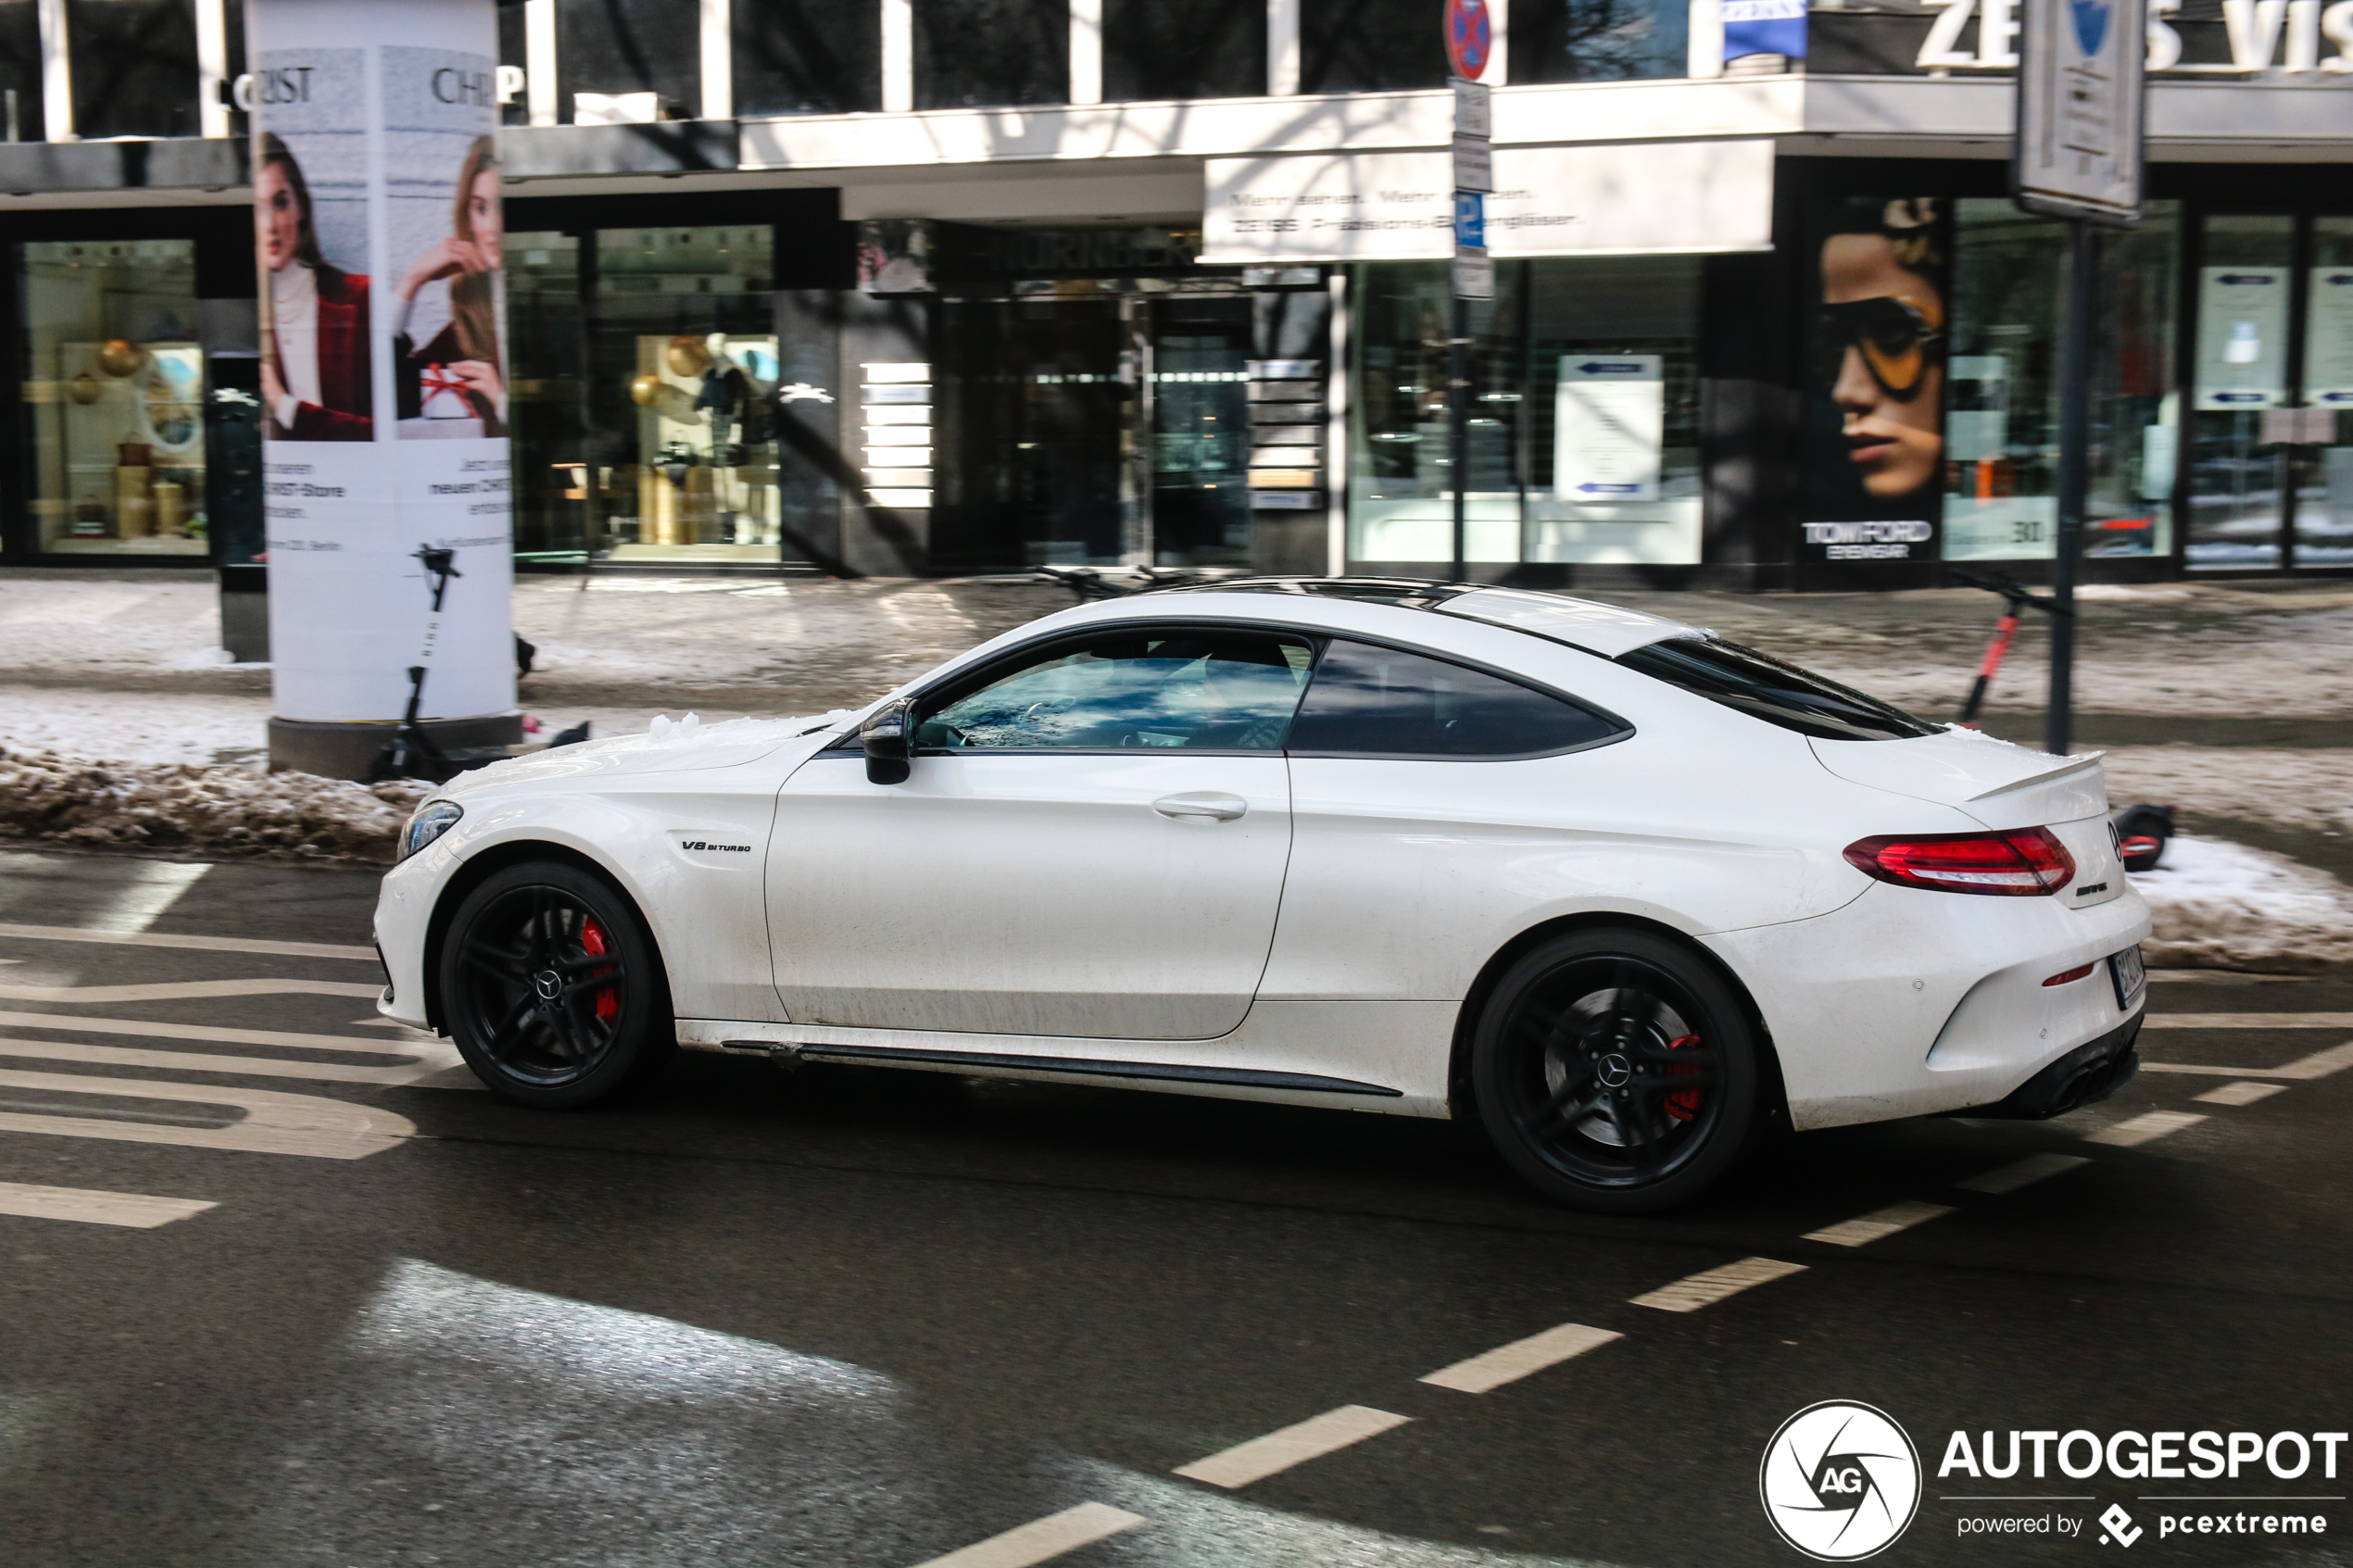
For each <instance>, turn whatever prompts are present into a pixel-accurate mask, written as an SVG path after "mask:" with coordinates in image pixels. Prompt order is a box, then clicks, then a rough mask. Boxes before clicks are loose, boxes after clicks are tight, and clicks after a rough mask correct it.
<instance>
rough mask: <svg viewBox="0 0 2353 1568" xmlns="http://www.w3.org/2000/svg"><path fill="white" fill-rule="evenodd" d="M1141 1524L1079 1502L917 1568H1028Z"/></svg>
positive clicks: (1099, 1506) (1137, 1518)
mask: <svg viewBox="0 0 2353 1568" xmlns="http://www.w3.org/2000/svg"><path fill="white" fill-rule="evenodd" d="M1142 1523H1144V1518H1143V1515H1141V1514H1139V1513H1129V1512H1126V1511H1125V1510H1123V1509H1116V1508H1113V1507H1111V1506H1110V1505H1109V1504H1107V1503H1100V1502H1082V1503H1080V1504H1079V1505H1078V1506H1077V1507H1076V1508H1066V1509H1063V1511H1062V1512H1060V1513H1050V1514H1048V1515H1047V1516H1046V1517H1045V1518H1043V1519H1034V1520H1032V1521H1030V1522H1029V1523H1028V1524H1023V1525H1020V1526H1017V1527H1016V1528H1014V1529H1011V1530H1008V1531H1006V1532H1005V1533H1004V1534H1003V1535H1001V1536H991V1537H988V1539H987V1540H985V1541H975V1542H974V1543H973V1544H972V1545H970V1546H968V1547H965V1548H963V1549H962V1550H960V1551H951V1552H950V1553H949V1554H948V1555H947V1556H945V1557H935V1558H933V1559H931V1561H929V1562H922V1563H918V1564H916V1568H1030V1565H1031V1564H1032V1563H1037V1562H1045V1561H1046V1560H1047V1559H1048V1558H1051V1557H1060V1556H1061V1555H1062V1554H1063V1553H1064V1552H1066V1551H1076V1549H1078V1548H1080V1547H1083V1546H1085V1545H1087V1544H1088V1542H1090V1541H1100V1540H1101V1539H1103V1538H1104V1537H1107V1536H1116V1535H1118V1534H1119V1533H1120V1532H1121V1531H1122V1530H1132V1529H1134V1528H1135V1527H1136V1526H1137V1525H1139V1524H1142Z"/></svg>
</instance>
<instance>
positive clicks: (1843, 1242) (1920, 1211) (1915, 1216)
mask: <svg viewBox="0 0 2353 1568" xmlns="http://www.w3.org/2000/svg"><path fill="white" fill-rule="evenodd" d="M1952 1211H1953V1207H1952V1205H1951V1204H1949V1203H1891V1204H1889V1205H1888V1206H1887V1207H1886V1208H1884V1209H1881V1210H1874V1211H1873V1212H1871V1213H1869V1214H1866V1215H1864V1216H1863V1217H1862V1218H1860V1219H1856V1220H1842V1221H1840V1222H1839V1223H1837V1224H1834V1225H1825V1226H1823V1227H1822V1228H1821V1229H1820V1230H1818V1231H1807V1232H1806V1240H1808V1241H1827V1242H1829V1243H1830V1244H1831V1246H1832V1247H1861V1246H1863V1245H1865V1244H1866V1243H1869V1242H1873V1241H1877V1240H1879V1239H1880V1238H1881V1237H1882V1236H1894V1234H1895V1233H1896V1232H1897V1231H1904V1230H1909V1229H1911V1228H1912V1227H1913V1226H1914V1225H1918V1224H1923V1223H1927V1222H1928V1221H1930V1220H1933V1219H1936V1218H1938V1217H1939V1216H1941V1215H1944V1214H1950V1213H1951V1212H1952Z"/></svg>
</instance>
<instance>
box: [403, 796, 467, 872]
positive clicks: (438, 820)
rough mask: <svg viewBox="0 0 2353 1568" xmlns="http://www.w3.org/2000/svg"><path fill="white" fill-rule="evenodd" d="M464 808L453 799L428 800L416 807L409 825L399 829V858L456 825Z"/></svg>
mask: <svg viewBox="0 0 2353 1568" xmlns="http://www.w3.org/2000/svg"><path fill="white" fill-rule="evenodd" d="M465 814H466V809H465V808H464V807H462V806H460V805H459V804H458V803H457V802H456V801H454V800H428V801H426V802H425V803H424V804H423V805H422V806H420V807H418V808H417V814H416V815H415V816H413V817H410V818H409V825H408V826H407V827H405V828H402V829H401V830H400V859H404V860H405V859H408V858H409V856H411V855H413V854H415V853H416V852H417V851H418V850H420V849H422V848H423V847H425V846H426V845H428V844H431V843H432V842H433V841H434V839H436V838H439V837H440V836H441V835H442V834H445V833H447V832H448V831H449V830H450V829H451V828H454V827H456V826H457V825H458V819H459V818H460V817H462V816H464V815H465Z"/></svg>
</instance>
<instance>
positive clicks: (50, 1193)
mask: <svg viewBox="0 0 2353 1568" xmlns="http://www.w3.org/2000/svg"><path fill="white" fill-rule="evenodd" d="M218 1208H220V1205H219V1204H217V1203H206V1202H201V1201H198V1200H197V1199H195V1198H149V1197H148V1196H146V1195H145V1193H138V1192H100V1191H97V1190H95V1189H94V1188H91V1187H44V1186H32V1185H28V1184H26V1183H23V1182H0V1214H17V1215H20V1216H22V1217H23V1218H25V1219H28V1220H80V1221H82V1222H83V1223H86V1224H93V1225H130V1226H132V1227H133V1228H135V1229H138V1230H153V1229H155V1228H156V1226H157V1225H168V1224H170V1223H171V1222H172V1221H174V1220H184V1219H187V1218H189V1217H190V1216H191V1215H195V1214H201V1213H203V1212H204V1211H205V1210H208V1209H218Z"/></svg>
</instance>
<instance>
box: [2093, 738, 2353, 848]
mask: <svg viewBox="0 0 2353 1568" xmlns="http://www.w3.org/2000/svg"><path fill="white" fill-rule="evenodd" d="M2105 766H2106V768H2107V770H2108V800H2109V801H2110V802H2111V803H2112V804H2114V805H2116V806H2119V807H2122V806H2126V805H2130V804H2131V803H2133V801H2137V800H2147V801H2152V802H2155V803H2156V804H2158V805H2161V806H2178V807H2180V808H2182V809H2184V810H2185V811H2188V812H2191V813H2194V814H2196V815H2203V816H2208V817H2228V818H2232V819H2233V820H2235V821H2238V822H2262V823H2266V824H2268V825H2271V826H2274V827H2282V828H2291V829H2304V830H2309V831H2318V832H2322V833H2335V834H2353V751H2347V750H2340V749H2334V748H2332V749H2313V750H2294V749H2289V748H2286V747H2274V746H2118V747H2116V748H2114V749H2113V750H2111V751H2109V752H2108V759H2107V762H2106V763H2105Z"/></svg>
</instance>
